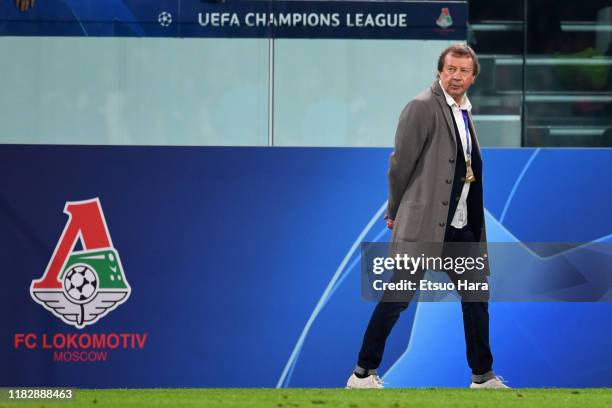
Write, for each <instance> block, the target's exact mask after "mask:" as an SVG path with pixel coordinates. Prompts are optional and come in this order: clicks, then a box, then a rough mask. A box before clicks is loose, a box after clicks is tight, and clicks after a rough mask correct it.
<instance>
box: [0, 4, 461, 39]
mask: <svg viewBox="0 0 612 408" xmlns="http://www.w3.org/2000/svg"><path fill="white" fill-rule="evenodd" d="M13 3H14V2H11V1H9V0H5V1H4V4H3V7H2V8H0V35H5V36H103V37H106V36H110V37H112V36H126V37H204V38H206V37H213V38H215V37H221V38H322V39H323V38H347V39H359V38H362V39H439V40H464V39H465V38H466V34H467V28H466V27H467V2H465V1H456V2H455V1H442V2H414V1H380V2H378V1H375V2H367V1H231V0H230V1H227V2H202V1H198V0H182V1H178V0H174V1H163V0H161V1H155V2H151V1H143V0H107V1H104V2H101V1H98V0H46V1H40V2H36V3H35V5H34V6H33V7H31V8H28V9H27V10H19V9H18V8H17V7H16V6H15V5H14V4H13Z"/></svg>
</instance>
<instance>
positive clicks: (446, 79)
mask: <svg viewBox="0 0 612 408" xmlns="http://www.w3.org/2000/svg"><path fill="white" fill-rule="evenodd" d="M474 79H475V78H474V63H473V61H472V58H470V57H459V56H454V55H453V54H452V53H448V54H446V57H444V67H442V72H440V82H442V87H443V88H444V90H445V91H446V93H447V94H449V95H450V96H451V97H452V98H453V99H454V100H455V101H457V103H459V102H460V101H461V98H463V95H464V94H465V93H466V92H467V90H468V89H469V88H470V86H472V84H473V83H474Z"/></svg>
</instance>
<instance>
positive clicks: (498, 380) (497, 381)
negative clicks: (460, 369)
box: [470, 375, 510, 388]
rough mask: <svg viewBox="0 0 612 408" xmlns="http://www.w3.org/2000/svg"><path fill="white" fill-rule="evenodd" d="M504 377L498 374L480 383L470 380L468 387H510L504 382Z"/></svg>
mask: <svg viewBox="0 0 612 408" xmlns="http://www.w3.org/2000/svg"><path fill="white" fill-rule="evenodd" d="M504 382H505V381H504V379H503V378H502V377H500V376H499V375H496V376H495V377H493V378H491V379H490V380H488V381H485V382H483V383H482V384H477V383H475V382H472V383H471V384H470V388H510V387H508V386H507V385H506V384H504Z"/></svg>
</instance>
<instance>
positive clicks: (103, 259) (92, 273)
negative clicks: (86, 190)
mask: <svg viewBox="0 0 612 408" xmlns="http://www.w3.org/2000/svg"><path fill="white" fill-rule="evenodd" d="M64 213H65V214H66V215H67V216H68V222H67V223H66V227H65V228H64V231H63V232H62V235H61V236H60V239H59V241H58V243H57V245H56V247H55V251H54V252H53V255H52V256H51V260H50V261H49V264H48V265H47V269H46V270H45V273H44V274H43V276H42V277H41V278H40V279H37V280H33V281H32V284H31V285H30V294H31V295H32V299H34V301H36V302H37V303H39V304H41V305H42V306H43V307H44V308H45V309H47V310H49V311H50V312H51V313H53V314H54V315H55V316H57V317H59V318H60V319H62V321H63V322H64V323H66V324H69V325H73V326H75V327H77V328H79V329H82V328H83V327H85V326H88V325H91V324H94V323H96V322H97V321H98V320H100V319H101V318H102V317H104V316H106V315H107V314H108V313H109V312H111V311H112V310H114V309H116V308H117V307H118V306H119V305H120V304H122V303H124V302H125V301H126V300H127V299H128V298H129V296H130V292H131V290H132V289H131V288H130V285H129V283H128V282H127V280H126V279H125V274H124V273H123V268H122V266H121V260H120V259H119V253H118V252H117V250H116V249H115V248H114V247H113V243H112V241H111V237H110V234H109V232H108V227H107V225H106V220H105V218H104V214H103V213H102V207H101V205H100V200H99V199H98V198H94V199H92V200H86V201H73V202H67V203H66V206H65V207H64ZM77 241H80V243H81V247H82V250H79V251H75V246H76V244H77Z"/></svg>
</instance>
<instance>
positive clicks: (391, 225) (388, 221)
mask: <svg viewBox="0 0 612 408" xmlns="http://www.w3.org/2000/svg"><path fill="white" fill-rule="evenodd" d="M393 223H394V220H392V219H391V218H387V228H389V229H390V230H392V229H393Z"/></svg>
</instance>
